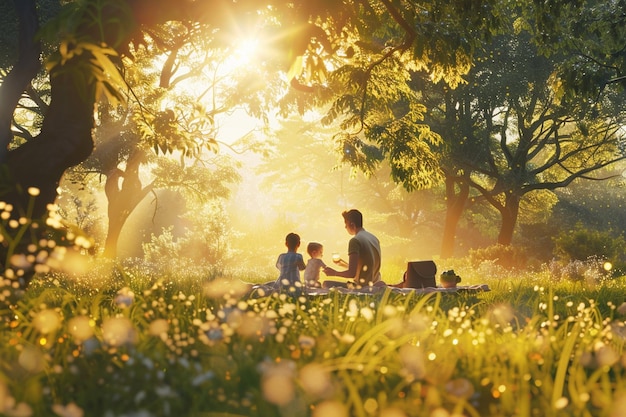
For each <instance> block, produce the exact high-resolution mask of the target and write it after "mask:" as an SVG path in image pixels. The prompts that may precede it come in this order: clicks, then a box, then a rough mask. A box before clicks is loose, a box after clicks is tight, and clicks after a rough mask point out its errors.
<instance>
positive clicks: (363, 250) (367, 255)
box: [324, 209, 381, 287]
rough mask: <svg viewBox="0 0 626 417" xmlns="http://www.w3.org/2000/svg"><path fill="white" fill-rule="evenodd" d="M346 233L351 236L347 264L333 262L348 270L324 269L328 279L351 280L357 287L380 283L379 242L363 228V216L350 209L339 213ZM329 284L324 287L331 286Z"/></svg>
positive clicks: (338, 261)
mask: <svg viewBox="0 0 626 417" xmlns="http://www.w3.org/2000/svg"><path fill="white" fill-rule="evenodd" d="M341 215H342V216H343V220H344V223H345V226H346V231H347V232H348V233H349V234H350V235H351V236H353V237H352V238H351V239H350V241H349V242H348V257H349V258H348V263H347V264H346V263H345V262H344V261H342V260H340V259H339V260H334V261H335V263H337V264H340V265H341V266H343V267H347V268H348V269H347V270H345V271H336V270H335V269H333V268H330V267H326V268H324V273H325V274H326V275H327V276H329V277H333V276H334V277H343V278H352V279H354V282H355V283H356V284H357V286H359V287H367V286H371V285H374V284H376V283H377V282H380V281H381V280H380V242H379V241H378V238H377V237H376V236H374V235H373V234H371V233H370V232H368V231H367V230H365V229H364V228H363V215H362V214H361V212H360V211H358V210H355V209H352V210H348V211H344V212H343V213H341ZM333 282H334V283H335V284H336V282H335V281H331V282H329V283H328V284H327V285H325V286H326V287H328V286H333Z"/></svg>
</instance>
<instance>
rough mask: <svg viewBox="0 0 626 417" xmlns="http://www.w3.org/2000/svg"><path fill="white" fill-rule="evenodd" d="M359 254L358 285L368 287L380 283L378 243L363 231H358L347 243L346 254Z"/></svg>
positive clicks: (372, 236)
mask: <svg viewBox="0 0 626 417" xmlns="http://www.w3.org/2000/svg"><path fill="white" fill-rule="evenodd" d="M355 252H356V253H358V254H359V264H360V265H359V266H360V270H359V271H357V274H358V280H357V283H359V284H360V285H369V284H370V283H372V284H373V283H375V282H377V281H380V257H381V253H380V242H379V241H378V238H377V237H376V236H374V235H373V234H371V233H370V232H368V231H367V230H365V229H361V230H359V231H358V233H357V234H356V235H354V237H353V238H352V239H350V242H349V243H348V253H349V254H351V253H355Z"/></svg>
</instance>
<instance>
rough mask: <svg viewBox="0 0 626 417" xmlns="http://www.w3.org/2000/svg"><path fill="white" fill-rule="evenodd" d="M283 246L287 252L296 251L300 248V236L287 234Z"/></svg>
mask: <svg viewBox="0 0 626 417" xmlns="http://www.w3.org/2000/svg"><path fill="white" fill-rule="evenodd" d="M285 246H287V249H289V250H294V251H295V250H296V249H298V248H299V247H300V236H298V235H297V234H295V233H289V234H288V235H287V237H286V238H285Z"/></svg>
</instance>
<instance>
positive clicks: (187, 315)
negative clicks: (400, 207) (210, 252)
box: [0, 266, 626, 417]
mask: <svg viewBox="0 0 626 417" xmlns="http://www.w3.org/2000/svg"><path fill="white" fill-rule="evenodd" d="M459 268H461V269H462V267H459ZM457 270H458V269H457ZM463 277H464V283H467V284H477V283H484V284H488V285H489V287H490V288H491V291H488V292H481V293H459V294H441V293H439V294H429V295H416V294H408V295H402V294H397V293H394V292H392V291H390V290H388V289H387V290H385V291H383V292H381V293H379V294H372V295H359V296H355V295H350V294H341V293H338V292H331V293H330V294H329V295H324V296H314V297H311V296H303V295H301V296H290V295H286V294H273V295H269V296H259V295H258V294H256V295H255V296H250V294H249V292H248V290H249V288H248V287H247V286H246V285H245V284H244V283H243V282H242V281H241V280H239V279H238V278H237V277H215V278H212V279H206V278H202V277H199V276H194V275H193V274H189V276H186V275H185V274H183V273H180V274H179V275H176V276H174V275H172V276H165V275H160V276H159V275H158V274H155V273H153V272H152V271H150V270H148V269H145V268H121V267H119V266H118V267H106V268H104V267H93V268H92V269H91V270H90V271H89V272H88V273H85V274H84V275H83V276H81V277H80V279H76V278H75V277H70V276H65V275H62V274H52V273H49V274H47V275H45V276H41V277H38V278H37V279H35V280H34V281H33V282H32V284H31V287H30V288H29V289H28V291H27V292H26V293H25V294H24V295H23V296H22V297H21V298H20V299H19V301H17V302H14V303H9V302H8V298H9V297H8V293H7V292H5V293H4V295H5V304H4V306H3V307H2V310H1V315H0V320H1V321H0V325H1V326H2V331H1V332H0V338H1V343H0V349H1V350H2V355H1V367H0V415H3V416H62V417H80V416H107V417H109V416H110V417H113V416H116V417H117V416H146V417H147V416H197V417H238V416H259V417H271V416H285V417H286V416H296V417H298V416H314V417H348V416H355V417H408V416H426V417H446V416H472V417H474V416H607V417H617V416H623V415H626V372H625V371H624V369H625V367H626V352H625V351H624V341H625V340H626V327H625V323H624V315H623V314H624V313H625V312H624V311H622V310H623V309H624V307H623V306H622V302H623V301H624V298H625V296H624V295H625V294H626V285H625V284H624V282H623V279H622V278H610V279H598V280H595V281H593V282H590V281H584V280H583V281H571V280H565V279H556V278H555V277H554V276H552V275H551V272H550V271H549V270H548V269H545V270H543V271H539V272H535V273H510V274H508V275H507V273H503V272H500V273H498V274H495V273H493V274H492V273H486V272H484V271H483V272H481V271H474V272H473V273H471V272H470V271H469V270H465V271H464V272H463Z"/></svg>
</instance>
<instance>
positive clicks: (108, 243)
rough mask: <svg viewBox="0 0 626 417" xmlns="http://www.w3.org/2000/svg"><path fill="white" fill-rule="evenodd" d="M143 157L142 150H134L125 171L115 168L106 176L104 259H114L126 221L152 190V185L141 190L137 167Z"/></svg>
mask: <svg viewBox="0 0 626 417" xmlns="http://www.w3.org/2000/svg"><path fill="white" fill-rule="evenodd" d="M144 157H145V154H144V152H143V151H142V150H136V151H134V152H133V154H131V155H130V157H129V158H128V161H127V162H126V170H125V171H122V170H120V169H118V168H115V169H114V170H113V171H112V172H110V173H109V174H108V175H107V180H106V184H105V188H104V189H105V193H106V196H107V200H108V203H109V206H108V208H107V214H108V216H109V227H108V231H107V237H106V240H105V243H104V253H103V255H104V256H105V257H108V258H115V256H116V255H117V243H118V240H119V237H120V234H121V232H122V228H123V227H124V224H125V223H126V220H128V217H129V216H130V214H131V213H132V212H133V211H134V210H135V209H136V208H137V206H138V205H139V203H140V202H141V201H142V200H143V199H144V197H145V196H146V195H147V194H148V193H149V192H150V191H151V190H152V185H148V186H146V187H143V188H142V185H141V181H140V179H139V167H140V166H141V163H142V161H143V160H144ZM120 180H121V182H120Z"/></svg>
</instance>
